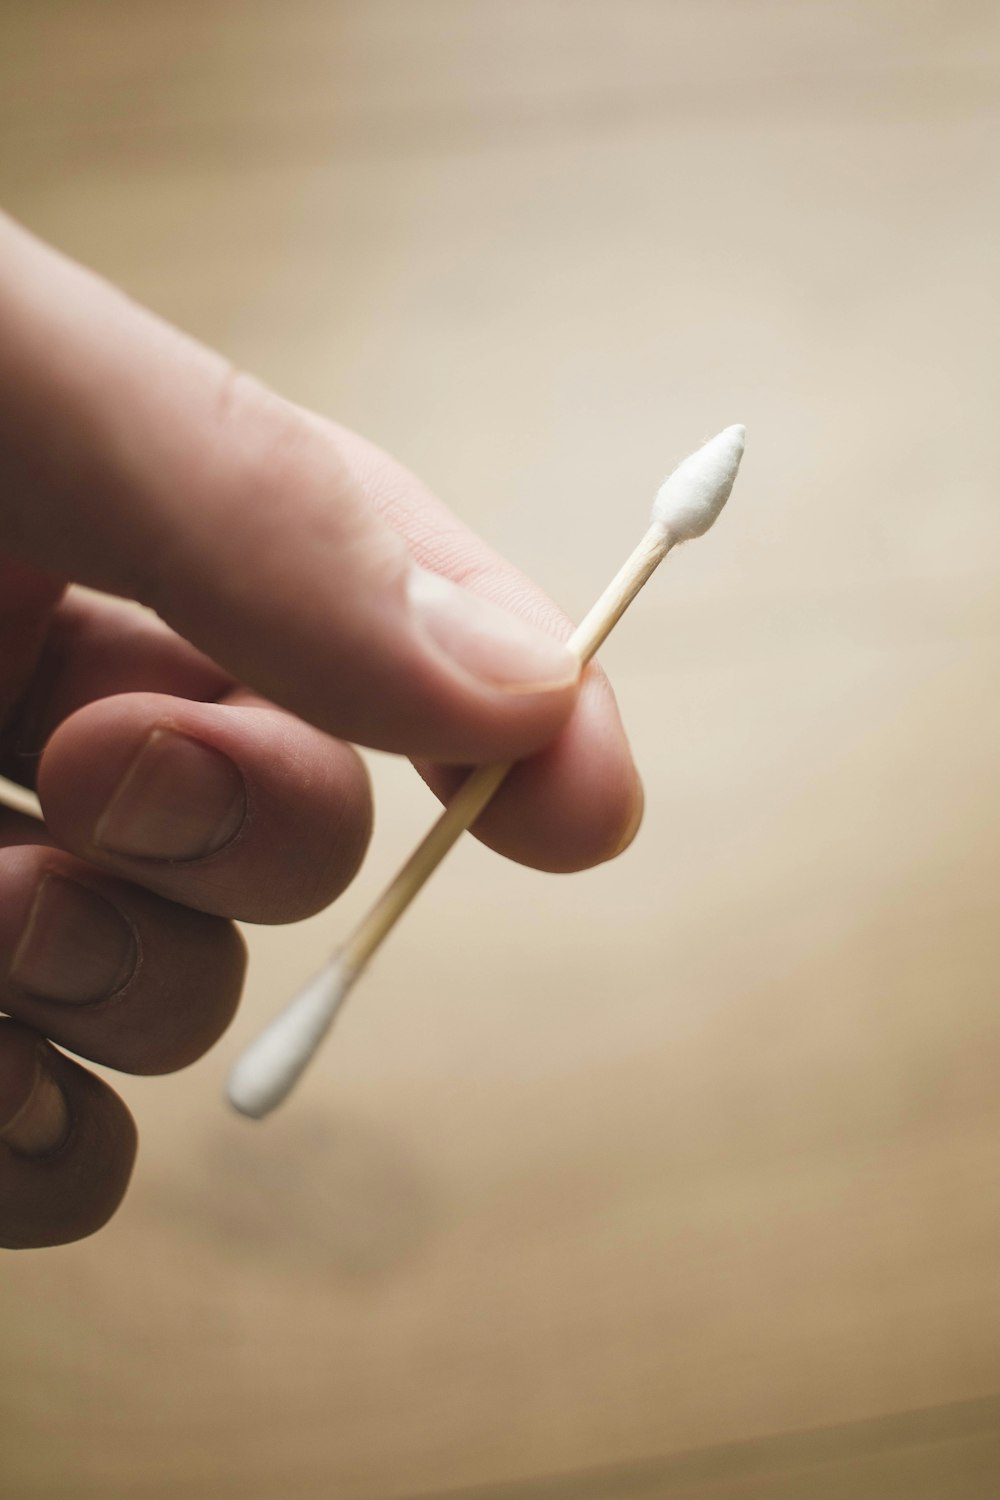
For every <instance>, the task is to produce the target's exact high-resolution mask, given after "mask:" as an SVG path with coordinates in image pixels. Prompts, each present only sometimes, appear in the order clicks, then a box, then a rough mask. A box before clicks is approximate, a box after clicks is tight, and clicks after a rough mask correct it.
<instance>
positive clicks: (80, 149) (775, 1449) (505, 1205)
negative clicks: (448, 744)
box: [0, 0, 1000, 1500]
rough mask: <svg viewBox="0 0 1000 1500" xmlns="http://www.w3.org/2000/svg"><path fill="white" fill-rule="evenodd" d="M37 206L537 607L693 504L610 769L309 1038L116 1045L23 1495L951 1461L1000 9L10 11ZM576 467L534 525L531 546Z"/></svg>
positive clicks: (988, 538) (404, 789) (419, 799)
mask: <svg viewBox="0 0 1000 1500" xmlns="http://www.w3.org/2000/svg"><path fill="white" fill-rule="evenodd" d="M0 28H2V31H0V188H2V196H3V200H4V202H5V204H6V206H7V207H8V208H9V209H10V210H11V211H12V212H13V213H15V214H16V215H18V216H19V217H21V218H22V219H23V220H24V221H25V222H26V223H27V224H29V225H30V226H31V227H32V228H34V229H35V230H36V231H38V232H39V233H41V234H43V235H46V236H48V237H49V238H51V239H52V240H53V241H55V242H56V243H57V244H59V245H61V246H62V247H64V248H65V249H66V250H68V251H69V252H71V253H73V254H75V255H77V256H79V257H80V258H82V259H83V260H85V261H87V262H89V263H90V264H92V265H94V266H95V267H97V268H98V269H100V270H101V271H103V272H104V273H105V274H107V275H108V276H110V277H112V278H113V279H115V280H117V281H119V282H121V283H122V284H124V286H125V287H126V288H128V289H129V290H130V291H131V292H132V293H133V294H134V295H135V296H137V297H139V298H141V299H143V300H145V301H147V302H149V303H151V304H152V305H153V306H154V307H155V308H157V309H158V310H159V311H160V312H162V313H163V314H164V315H166V316H167V317H169V318H172V319H174V320H176V321H177V322H179V323H180V324H182V325H183V326H184V327H186V328H188V329H190V330H191V331H193V332H195V333H197V334H198V335H200V336H201V337H203V338H205V339H207V340H209V341H211V342H213V343H215V344H217V345H219V346H220V347H221V348H222V349H223V350H225V352H226V353H227V354H228V355H230V356H231V357H232V358H234V359H235V360H238V361H240V362H242V363H244V364H246V365H247V366H249V367H250V368H251V369H253V370H254V371H255V372H257V373H259V374H260V375H262V376H263V377H264V378H266V379H267V380H269V381H270V382H272V383H273V384H275V385H277V386H278V387H280V388H281V389H282V390H283V391H284V392H286V393H287V394H288V395H290V396H292V397H295V398H297V399H299V400H301V401H304V402H306V403H309V404H310V405H312V406H315V407H316V408H318V409H319V410H321V411H324V412H328V413H331V414H335V415H337V416H338V417H339V418H341V419H342V420H344V421H346V422H348V423H353V424H354V425H356V426H358V427H360V428H361V429H362V430H364V431H365V432H367V433H368V434H369V435H370V436H372V437H374V438H375V439H377V440H378V441H379V442H381V443H382V444H383V445H384V446H386V447H388V448H389V449H391V450H392V451H394V452H395V453H397V454H398V455H399V456H401V457H402V458H403V459H405V460H406V461H407V462H409V463H410V464H411V466H412V467H414V468H415V469H417V470H418V471H419V472H420V473H421V474H422V475H423V476H424V477H425V478H426V479H427V480H428V481H429V482H430V483H431V484H432V485H433V486H435V487H436V488H437V489H438V491H439V492H440V493H441V494H443V495H444V497H445V498H446V499H447V500H448V501H449V502H450V503H451V504H452V505H453V506H454V507H455V508H456V509H457V510H458V511H459V512H460V513H461V514H462V515H463V516H464V517H466V518H467V519H468V520H469V521H470V522H471V523H473V524H474V525H475V526H477V527H478V528H480V529H481V530H482V532H483V533H484V534H485V535H486V536H487V537H489V538H490V540H491V541H492V542H494V543H495V544H496V545H498V546H499V547H500V548H502V549H503V550H505V551H506V552H507V553H509V555H510V556H511V557H513V558H514V559H515V560H516V561H517V562H518V563H519V564H520V565H521V566H522V567H524V568H525V569H526V570H528V571H530V572H532V573H533V574H534V575H535V576H536V577H538V578H539V579H540V580H541V581H542V582H543V583H544V584H545V585H546V586H547V587H548V588H549V590H550V591H551V592H552V593H553V594H554V595H555V597H556V598H558V599H559V600H560V601H561V602H562V603H563V604H564V605H565V606H566V607H567V608H568V609H569V611H570V612H571V613H573V614H579V613H580V612H581V611H582V610H583V609H584V608H585V606H586V605H587V604H588V603H589V602H590V599H591V597H592V596H593V595H594V594H595V593H596V591H597V590H598V589H599V588H600V587H601V586H603V584H604V582H605V581H606V579H607V577H608V574H609V572H610V570H611V568H612V567H613V566H615V565H617V562H618V561H619V559H620V557H621V556H622V555H623V553H624V551H625V550H626V549H627V548H628V547H629V546H630V545H631V543H632V541H633V540H634V537H635V534H636V528H637V525H639V524H641V519H642V517H643V515H644V513H645V507H646V505H647V503H648V499H649V497H650V496H651V493H652V491H653V489H654V488H655V486H656V484H657V482H658V480H659V478H660V477H661V475H662V473H663V472H664V470H665V469H666V468H667V467H669V465H670V464H671V463H672V462H673V461H674V460H675V459H677V458H679V457H680V456H682V455H683V454H684V453H685V452H686V451H687V450H688V449H690V448H691V447H693V446H695V445H696V444H697V442H698V441H700V440H701V439H702V438H703V437H706V436H708V435H709V434H711V433H712V432H714V431H715V430H716V429H717V428H719V427H721V426H723V425H725V424H726V423H728V422H732V421H744V422H746V424H747V426H748V430H749V442H748V452H747V458H746V462H745V468H744V473H743V476H742V478H741V480H740V483H739V486H738V489H737V492H736V495H735V497H734V501H733V504H732V507H731V511H730V512H729V513H727V515H726V516H725V518H724V521H723V523H722V524H721V525H720V526H719V528H718V530H717V532H716V533H713V536H712V537H711V539H710V540H708V541H706V542H704V543H702V544H700V545H699V546H697V547H695V548H692V549H691V550H690V551H688V552H685V553H683V554H681V555H680V556H678V557H677V558H676V559H674V560H672V561H671V563H670V565H669V569H668V572H667V573H666V574H665V575H663V576H661V578H660V579H658V580H657V583H656V585H655V587H653V588H651V589H650V590H649V591H648V594H647V595H646V596H645V597H644V598H643V600H642V602H641V606H640V607H638V608H637V609H636V610H635V612H634V614H633V615H632V616H630V618H629V620H628V622H627V624H626V625H625V626H624V627H623V628H622V629H621V631H620V632H619V634H618V635H617V636H616V638H615V639H614V640H613V642H612V643H610V644H609V646H608V648H607V650H606V652H605V653H604V660H605V661H606V663H607V665H608V667H609V670H610V671H611V672H612V675H613V677H614V680H615V682H616V684H617V686H618V690H619V694H620V699H621V703H622V708H623V712H624V715H625V718H626V722H627V724H628V725H629V727H630V729H631V732H632V734H633V737H634V742H635V746H636V754H637V757H638V760H639V763H640V766H641V768H642V769H643V772H644V776H645V780H646V784H647V791H648V816H647V819H646V824H645V828H644V831H643V833H642V834H641V836H640V839H639V842H638V844H637V845H636V847H635V849H634V850H633V851H632V853H630V854H629V855H628V857H627V858H626V859H624V860H623V861H621V862H620V863H619V864H617V865H615V866H612V867H606V868H604V869H602V870H599V871H596V872H593V873H590V874H587V875H582V876H579V877H574V878H567V879H558V878H553V877H547V876H541V875H536V874H533V873H530V872H527V871H524V870H521V869H518V868H515V867H514V866H512V865H509V864H506V863H504V862H502V861H501V860H499V859H498V858H496V857H495V856H493V855H490V854H488V853H486V852H485V851H483V850H481V849H479V848H478V847H476V846H474V845H473V844H471V842H470V843H469V844H468V845H467V846H464V847H462V848H461V849H460V850H459V851H458V852H457V853H456V855H455V857H454V858H453V859H452V861H451V862H450V864H449V865H448V866H447V867H446V868H445V869H444V870H443V871H442V872H441V873H440V875H439V877H438V879H437V880H436V882H435V883H434V884H433V885H432V887H431V888H429V889H428V891H427V892H426V894H425V896H424V897H423V898H422V900H421V902H420V906H419V908H418V909H417V910H415V911H414V912H413V914H412V915H411V917H410V918H409V920H408V922H407V923H406V925H405V926H404V927H403V928H402V929H401V930H400V931H399V932H398V934H397V935H396V938H395V940H394V942H393V943H392V944H391V946H390V947H389V949H388V950H387V951H386V953H385V955H384V957H383V958H382V959H381V961H380V962H379V964H378V965H377V967H376V969H375V970H374V972H373V974H372V975H371V977H370V979H369V981H368V983H367V984H366V986H365V989H364V992H363V994H361V995H359V996H358V999H357V1002H356V1003H355V1004H354V1005H353V1006H352V1007H351V1009H350V1010H349V1012H348V1013H347V1014H346V1015H345V1017H344V1019H343V1022H342V1024H341V1025H340V1027H339V1029H338V1031H337V1034H336V1040H335V1043H334V1044H333V1045H331V1046H330V1047H329V1049H328V1050H327V1052H326V1053H325V1055H324V1057H323V1059H322V1061H321V1062H320V1064H319V1065H318V1066H317V1068H316V1070H315V1071H314V1072H313V1073H312V1075H311V1076H310V1077H309V1080H308V1083H307V1084H306V1086H305V1087H303V1089H302V1091H301V1093H300V1094H299V1095H298V1096H297V1097H296V1098H295V1099H294V1102H292V1103H291V1104H290V1105H289V1106H288V1108H287V1109H286V1110H285V1112H284V1113H282V1114H281V1115H280V1116H278V1117H276V1118H275V1119H274V1121H273V1122H272V1123H269V1124H267V1125H266V1126H262V1127H259V1128H254V1127H251V1126H249V1125H247V1124H246V1123H243V1122H240V1121H238V1120H236V1119H235V1118H232V1117H231V1116H230V1115H229V1114H228V1113H227V1112H226V1110H225V1109H224V1107H223V1106H222V1104H221V1103H220V1089H221V1085H222V1081H223V1078H224V1075H225V1072H226V1070H227V1067H228V1065H229V1063H230V1061H231V1060H232V1058H233V1057H234V1055H235V1053H236V1051H237V1049H238V1047H239V1046H240V1045H241V1043H242V1042H244V1041H245V1040H246V1039H247V1038H248V1037H249V1036H250V1034H251V1033H252V1032H253V1030H254V1029H255V1028H256V1027H257V1025H258V1024H259V1023H260V1021H261V1020H262V1019H263V1018H264V1017H265V1016H266V1015H268V1014H269V1013H270V1012H271V1010H272V1009H273V1008H274V1007H275V1006H276V1005H277V1004H278V1003H280V1001H281V1000H282V999H284V998H285V996H286V995H287V994H288V992H289V990H290V988H291V987H293V986H294V985H295V984H296V983H297V982H298V980H299V979H300V978H301V977H302V976H303V975H305V974H306V973H307V972H308V971H309V970H310V968H311V967H313V966H314V965H315V964H316V963H318V961H319V960H320V958H321V957H322V956H323V955H325V953H326V952H327V950H328V948H329V946H330V945H331V942H332V940H333V938H334V936H335V935H336V934H337V932H339V931H342V930H343V927H344V926H345V925H346V923H347V922H348V921H349V920H350V918H351V916H352V915H353V914H354V913H356V912H357V911H359V910H360V908H361V906H362V905H363V904H365V903H366V902H367V901H368V900H369V899H370V898H371V896H372V895H373V893H374V892H375V890H376V889H377V887H378V886H379V884H380V882H381V880H382V879H383V877H384V876H385V875H386V874H388V873H389V872H390V870H391V869H392V867H393V866H394V865H395V864H396V863H397V861H398V860H399V858H400V857H401V855H402V854H403V853H405V852H406V851H407V849H408V847H409V845H410V842H411V841H412V839H413V838H414V837H415V836H417V835H418V834H419V833H420V832H421V831H422V830H423V828H424V826H425V825H426V823H427V820H428V817H429V816H430V814H431V811H432V804H431V799H430V797H429V794H428V793H427V792H426V791H425V790H424V789H423V788H422V787H421V786H420V785H419V784H418V783H417V782H416V779H415V777H413V776H412V774H411V773H409V772H408V770H407V769H406V768H405V767H401V766H398V765H395V764H393V763H391V762H390V761H389V760H388V759H378V760H376V761H375V762H374V764H373V771H374V775H375V778H376V784H377V788H378V794H379V826H378V831H377V836H376V840H375V844H374V847H373V850H372V853H371V856H370V859H369V862H368V864H367V866H366V868H365V870H364V871H363V872H362V875H361V877H360V878H359V880H358V882H357V884H356V886H355V888H354V889H353V890H352V891H351V892H350V893H349V894H348V896H347V897H345V898H344V900H343V902H342V903H341V906H340V908H339V909H338V910H337V911H336V912H334V913H332V914H329V913H328V914H327V915H326V916H324V917H322V918H320V919H317V920H315V921H313V922H310V923H307V924H304V925H303V926H302V927H300V928H298V929H296V930H294V931H290V930H285V931H280V930H276V931H262V932H255V933H253V934H252V935H251V946H252V953H253V966H252V971H251V979H250V987H249V993H248V996H247V1001H246V1004H245V1007H244V1009H243V1012H242V1014H241V1016H240V1019H239V1021H238V1022H237V1025H236V1026H235V1027H234V1030H233V1032H232V1033H231V1034H230V1036H228V1037H227V1038H226V1039H225V1040H224V1042H223V1043H221V1044H220V1045H219V1046H218V1047H217V1048H216V1049H215V1051H214V1052H213V1053H212V1054H211V1055H210V1056H209V1057H208V1058H207V1059H206V1060H205V1061H203V1062H202V1063H201V1064H200V1065H198V1066H197V1067H196V1068H194V1069H193V1070H191V1071H190V1072H189V1073H188V1074H186V1075H184V1076H182V1077H179V1078H173V1079H161V1080H153V1081H136V1080H125V1081H124V1082H123V1084H122V1089H123V1092H124V1094H125V1097H126V1098H127V1099H128V1100H129V1102H130V1103H131V1104H132V1106H133V1108H134V1109H135V1111H136V1113H137V1115H138V1116H139V1119H140V1122H141V1124H142V1126H143V1130H144V1136H143V1148H142V1154H141V1158H140V1164H139V1169H138V1174H137V1178H136V1181H135V1185H134V1188H133V1191H132V1193H131V1196H130V1198H129V1200H128V1202H127V1205H126V1207H125V1209H124V1210H123V1212H122V1213H121V1215H120V1216H119V1218H118V1219H117V1220H116V1221H115V1222H114V1224H113V1225H112V1226H111V1227H110V1228H109V1229H108V1230H106V1231H105V1232H104V1233H102V1234H101V1235H99V1236H98V1237H97V1238H96V1239H94V1240H92V1241H89V1242H87V1243H84V1244H81V1245H77V1246H73V1247H69V1248H66V1249H61V1250H55V1251H46V1252H36V1253H26V1254H23V1255H21V1256H8V1257H7V1258H6V1259H5V1261H4V1264H3V1271H2V1277H0V1324H2V1327H3V1339H2V1347H0V1491H2V1493H3V1495H4V1497H5V1500H42V1497H45V1500H50V1497H56V1496H58V1497H66V1500H96V1497H101V1500H181V1497H183V1500H201V1497H208V1496H213V1497H224V1500H225V1497H233V1500H235V1497H240V1500H244V1497H245V1500H258V1497H259V1500H264V1497H268V1500H270V1497H280V1500H321V1497H322V1500H327V1497H333V1500H408V1497H417V1496H424V1497H429V1496H439V1495H443V1494H445V1493H452V1492H454V1493H455V1494H460V1495H463V1496H466V1495H467V1496H470V1497H471V1496H476V1495H479V1494H480V1493H482V1494H483V1495H487V1494H488V1495H489V1496H491V1497H493V1500H507V1497H511V1500H513V1497H516V1496H524V1497H529V1496H530V1497H536V1496H537V1497H539V1500H541V1497H547V1496H556V1495H559V1496H574V1497H575V1496H587V1497H591V1496H593V1497H600V1500H617V1497H619V1496H622V1497H625V1496H629V1497H637V1496H643V1497H645V1496H650V1497H653V1496H656V1497H668V1500H669V1497H681V1496H683V1497H694V1496H704V1497H707V1496H712V1497H729V1496H735V1495H737V1494H738V1495H740V1496H749V1495H752V1496H767V1497H788V1500H804V1497H808V1500H816V1497H819V1500H824V1497H841V1496H844V1497H846V1496H852V1497H859V1496H860V1497H864V1496H872V1497H878V1500H884V1497H887V1496H893V1497H894V1496H897V1495H898V1496H904V1495H905V1496H907V1497H909V1500H912V1497H925V1496H926V1497H942V1500H960V1497H964V1496H977V1497H983V1500H991V1497H995V1495H996V1493H997V1490H998V1485H1000V1479H998V1478H997V1476H998V1474H1000V1006H998V993H997V991H998V975H1000V923H998V921H997V916H996V908H997V896H998V891H1000V854H998V835H1000V805H998V799H997V795H996V775H997V763H998V755H1000V707H998V699H997V692H996V683H997V667H998V664H1000V649H998V648H1000V597H998V588H997V584H998V575H1000V505H998V495H997V481H996V429H997V402H998V394H1000V392H998V378H997V369H998V354H997V325H996V309H995V301H996V285H997V240H998V231H1000V197H998V188H997V147H998V130H997V127H998V118H1000V100H998V84H1000V12H998V10H997V7H996V6H995V5H992V4H990V3H988V0H980V3H976V0H965V3H963V0H948V3H944V0H940V3H933V0H927V3H918V4H906V3H903V0H848V3H838V0H797V3H791V0H745V3H738V0H663V3H656V0H645V3H644V0H514V3H506V0H494V3H484V0H470V3H463V0H349V3H337V0H284V3H282V4H278V5H275V4H264V3H262V0H247V3H236V0H229V3H226V0H197V3H194V0H171V3H169V4H162V3H154V0H146V3H128V4H127V3H125V0H103V3H102V0H79V3H73V0H61V3H59V0H20V3H15V0H7V3H6V4H4V5H3V7H2V9H0ZM571 518H572V519H573V521H574V522H575V523H576V524H575V534H573V535H572V536H568V534H567V532H568V521H569V520H570V519H571Z"/></svg>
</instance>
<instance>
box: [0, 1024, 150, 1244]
mask: <svg viewBox="0 0 1000 1500" xmlns="http://www.w3.org/2000/svg"><path fill="white" fill-rule="evenodd" d="M135 1150H136V1133H135V1125H134V1124H133V1122H132V1116H131V1115H130V1114H129V1112H128V1110H127V1109H126V1108H125V1105H124V1104H123V1103H122V1101H121V1100H120V1099H119V1098H118V1097H117V1095H116V1094H114V1093H112V1091H111V1089H109V1088H108V1086H107V1085H106V1084H104V1083H102V1082H101V1081H100V1079H98V1078H95V1077H94V1076H93V1074H92V1073H88V1072H86V1070H85V1069H84V1068H81V1067H79V1066H78V1065H77V1064H76V1063H74V1062H72V1061H71V1060H70V1059H69V1058H68V1057H63V1056H62V1054H61V1053H59V1052H57V1051H56V1050H55V1048H54V1047H50V1046H49V1045H48V1044H47V1043H46V1042H45V1041H43V1040H42V1038H41V1037H40V1036H39V1035H38V1034H37V1032H34V1031H31V1030H30V1029H29V1028H28V1027H26V1026H22V1025H19V1024H18V1023H17V1022H14V1021H9V1020H2V1019H0V1245H3V1246H5V1247H6V1248H8V1249H14V1250H21V1249H28V1248H32V1247H39V1246H42V1245H64V1244H68V1243H69V1242H70V1241H71V1240H79V1239H82V1238H83V1237H84V1236H85V1235H88V1234H93V1233H94V1231H95V1230H96V1229H100V1228H101V1226H102V1225H103V1224H105V1223H106V1222H107V1220H108V1219H110V1217H111V1215H112V1214H113V1213H114V1211H115V1209H116V1208H117V1207H118V1205H119V1203H120V1202H121V1200H122V1198H123V1196H124V1194H125V1189H126V1188H127V1186H128V1180H129V1177H130V1175H131V1172H132V1165H133V1163H134V1161H135Z"/></svg>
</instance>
